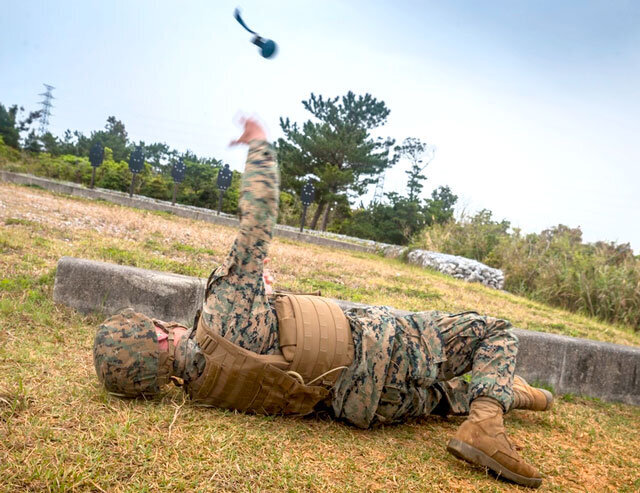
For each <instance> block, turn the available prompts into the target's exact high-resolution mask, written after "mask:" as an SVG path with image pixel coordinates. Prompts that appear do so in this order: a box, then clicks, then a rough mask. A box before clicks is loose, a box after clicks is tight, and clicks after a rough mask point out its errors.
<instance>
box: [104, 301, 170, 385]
mask: <svg viewBox="0 0 640 493" xmlns="http://www.w3.org/2000/svg"><path fill="white" fill-rule="evenodd" d="M158 354H159V351H158V336H157V335H156V327H155V325H154V323H153V321H152V320H151V319H150V318H149V317H147V316H145V315H142V314H141V313H136V312H134V311H133V310H132V309H131V308H127V309H126V310H123V311H122V312H120V313H118V314H117V315H114V316H112V317H110V318H108V319H107V320H105V321H104V322H103V323H102V325H100V327H99V328H98V330H97V332H96V337H95V340H94V344H93V363H94V365H95V368H96V373H97V375H98V379H99V380H100V381H101V382H102V383H103V384H104V386H105V387H106V389H107V390H108V391H109V392H113V393H116V394H122V395H125V396H128V397H135V396H138V395H141V394H155V393H156V392H158V390H159V385H158V383H159V382H158Z"/></svg>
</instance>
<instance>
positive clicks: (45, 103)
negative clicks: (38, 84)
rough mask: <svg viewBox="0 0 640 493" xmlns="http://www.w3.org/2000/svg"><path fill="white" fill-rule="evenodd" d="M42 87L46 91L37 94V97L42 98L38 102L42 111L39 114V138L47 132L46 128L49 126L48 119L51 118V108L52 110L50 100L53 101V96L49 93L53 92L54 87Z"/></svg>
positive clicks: (45, 85)
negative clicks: (42, 98)
mask: <svg viewBox="0 0 640 493" xmlns="http://www.w3.org/2000/svg"><path fill="white" fill-rule="evenodd" d="M43 85H44V87H45V88H46V89H47V90H46V91H45V92H41V93H40V94H38V96H44V100H42V101H40V104H41V105H42V109H41V110H40V111H41V112H42V113H41V114H40V130H39V131H38V132H39V133H40V136H42V135H44V134H45V133H46V132H47V127H48V126H49V117H50V116H51V108H53V104H52V103H51V100H52V99H55V98H54V97H53V94H51V91H53V90H54V89H55V87H53V86H52V85H49V84H43Z"/></svg>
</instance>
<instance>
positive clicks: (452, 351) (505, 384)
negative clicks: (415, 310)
mask: <svg viewBox="0 0 640 493" xmlns="http://www.w3.org/2000/svg"><path fill="white" fill-rule="evenodd" d="M437 328H438V332H439V334H440V336H441V338H442V342H443V349H444V352H445V355H446V358H447V359H446V361H444V362H443V363H441V364H440V367H439V369H438V383H437V386H438V388H439V390H440V391H441V393H442V394H443V397H444V399H442V400H441V402H440V403H439V405H438V408H437V411H436V412H442V413H443V414H468V413H469V404H470V402H471V401H472V400H473V399H475V398H476V397H482V396H484V397H492V398H493V399H496V400H497V401H498V402H500V403H501V404H502V407H503V408H504V410H505V412H507V411H509V410H510V409H511V408H512V406H513V390H512V386H513V375H514V372H515V366H516V354H517V352H518V338H517V337H516V336H515V334H513V332H512V331H511V330H510V329H511V328H512V327H511V324H510V323H509V322H508V321H506V320H501V319H497V318H493V317H485V316H481V315H479V314H477V313H475V312H466V313H460V314H455V315H446V316H444V317H442V318H441V319H439V320H438V321H437ZM468 372H471V374H470V378H468V377H469V376H467V377H466V378H465V377H463V375H465V374H467V373H468Z"/></svg>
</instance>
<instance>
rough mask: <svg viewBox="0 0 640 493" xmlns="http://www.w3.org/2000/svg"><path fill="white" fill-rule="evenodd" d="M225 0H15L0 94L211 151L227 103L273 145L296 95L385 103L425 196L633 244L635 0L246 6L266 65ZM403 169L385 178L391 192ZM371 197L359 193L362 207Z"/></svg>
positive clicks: (639, 203)
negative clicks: (424, 162)
mask: <svg viewBox="0 0 640 493" xmlns="http://www.w3.org/2000/svg"><path fill="white" fill-rule="evenodd" d="M236 6H237V3H236V2H227V1H217V2H214V1H182V2H178V1H169V0H167V1H158V2H151V1H142V0H138V1H135V2H128V1H117V2H116V1H112V2H103V3H98V2H86V1H73V2H72V1H58V2H45V1H41V2H36V1H22V2H10V3H8V4H7V5H5V6H4V7H3V9H2V10H3V15H2V18H0V102H1V103H3V104H5V105H10V104H14V103H17V104H20V105H23V106H25V107H26V108H27V109H28V110H34V109H37V102H38V101H39V99H40V98H39V97H38V93H40V92H42V83H43V82H47V83H51V84H53V85H54V86H56V89H55V91H54V95H55V97H56V98H57V99H56V100H55V101H54V104H55V105H56V107H55V108H54V116H53V117H52V119H51V125H50V129H51V131H52V132H53V133H54V134H57V135H62V134H63V132H64V130H65V129H67V128H70V129H78V130H81V131H83V132H85V133H87V134H88V133H90V131H91V130H96V129H99V128H102V127H104V124H105V121H106V118H107V116H109V115H115V116H116V117H118V118H119V119H121V120H123V121H124V123H125V125H126V127H127V130H128V132H129V135H130V137H131V138H132V139H134V140H144V141H146V142H154V141H161V142H167V143H168V144H169V145H170V146H172V147H175V148H177V149H179V150H185V149H187V148H188V149H191V150H193V151H195V152H196V153H198V154H202V155H207V156H212V157H216V158H219V159H223V160H225V161H227V162H229V163H230V164H231V166H232V168H234V169H238V170H240V169H241V168H242V165H243V159H244V155H243V151H242V150H229V149H227V147H226V144H227V142H228V141H229V140H230V139H231V138H232V137H234V135H235V134H236V133H237V131H238V129H237V128H236V127H234V125H233V123H232V121H233V119H234V117H235V116H236V115H237V114H238V112H239V111H242V112H246V113H249V114H253V113H255V114H257V115H259V116H260V117H261V119H262V120H263V121H264V122H265V123H266V124H267V125H268V127H269V130H270V132H271V136H272V137H277V136H279V135H280V134H279V127H278V118H279V117H280V116H289V117H291V118H292V119H293V120H297V121H301V120H303V119H306V118H307V117H306V114H305V111H304V109H303V108H302V105H301V104H300V101H301V100H303V99H306V98H307V97H308V96H309V94H310V93H311V92H315V93H316V94H322V95H324V96H334V95H342V94H344V93H346V92H347V91H348V90H353V91H354V92H356V93H365V92H370V93H371V94H372V95H373V96H375V97H377V98H378V99H382V100H384V101H385V102H386V104H387V106H388V107H389V108H390V109H391V115H390V117H389V121H388V125H387V126H385V127H384V128H383V129H382V130H381V135H390V136H392V137H394V138H396V139H397V140H398V141H401V140H402V139H404V138H405V137H409V136H411V137H418V138H421V139H423V140H426V141H428V142H429V143H431V144H433V145H435V146H436V147H437V154H436V158H435V160H434V161H433V163H432V164H431V165H430V166H429V168H428V169H427V175H428V178H429V179H428V182H427V184H426V187H425V190H424V195H425V196H428V195H429V194H430V192H431V190H432V189H433V188H435V187H437V186H439V185H449V186H450V187H451V188H452V190H453V192H454V193H456V194H457V195H459V196H460V204H461V206H463V207H465V208H466V209H467V210H469V211H475V210H478V209H481V208H487V209H490V210H492V211H493V212H494V216H495V217H496V218H497V219H502V218H506V219H508V220H510V221H511V222H512V224H513V225H514V226H519V227H521V228H522V229H523V230H524V231H526V232H539V231H540V230H542V229H545V228H548V227H551V226H554V225H557V224H558V223H563V224H566V225H568V226H571V227H576V226H580V227H581V228H582V230H583V232H584V237H585V239H586V240H587V241H596V240H607V241H617V242H631V244H632V246H633V247H634V249H635V251H636V253H639V252H640V227H639V225H640V194H639V193H638V190H639V188H640V187H639V185H640V166H639V164H640V147H639V141H640V138H639V136H640V118H639V117H638V115H639V114H640V50H639V48H640V4H639V3H636V2H632V1H603V2H588V1H567V2H552V1H546V0H545V1H537V2H523V1H517V0H510V1H506V0H505V1H501V2H498V1H487V2H472V1H466V2H464V1H447V2H445V1H442V2H427V1H423V2H417V1H416V2H408V1H397V2H393V3H392V2H382V1H368V2H364V1H351V2H338V1H322V2H309V1H295V2H294V1H272V2H258V1H255V0H254V1H244V2H243V3H242V5H240V6H241V8H242V12H243V16H244V18H245V20H246V22H247V24H248V25H249V26H250V27H252V28H253V29H255V30H256V31H258V32H259V33H261V34H262V35H264V36H266V37H270V38H273V39H274V40H275V41H276V42H277V43H278V45H279V49H280V51H279V54H278V56H277V57H276V58H275V59H273V60H264V59H262V58H261V57H260V56H259V55H258V53H257V48H255V47H254V46H253V45H251V44H250V42H249V40H250V35H249V34H248V33H246V32H245V31H244V30H243V29H242V28H241V27H240V26H239V25H238V24H237V23H236V22H235V20H234V19H233V16H232V14H233V10H234V8H235V7H236ZM406 168H407V165H406V164H405V165H402V164H401V165H398V166H396V167H395V168H393V169H392V170H390V171H389V172H388V173H387V179H386V186H385V191H391V190H396V191H399V192H402V191H404V187H405V184H406V175H405V173H404V170H405V169H406ZM365 202H366V198H365Z"/></svg>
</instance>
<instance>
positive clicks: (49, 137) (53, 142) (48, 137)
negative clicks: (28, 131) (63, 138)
mask: <svg viewBox="0 0 640 493" xmlns="http://www.w3.org/2000/svg"><path fill="white" fill-rule="evenodd" d="M40 142H41V143H42V146H43V147H44V150H45V151H46V152H48V153H49V154H51V155H52V156H59V155H60V154H61V152H60V151H61V149H60V141H59V140H58V137H56V136H54V135H53V134H52V133H51V132H46V133H45V134H44V135H42V136H41V137H40Z"/></svg>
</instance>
